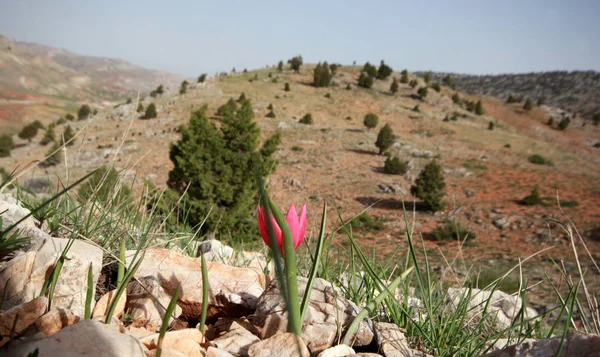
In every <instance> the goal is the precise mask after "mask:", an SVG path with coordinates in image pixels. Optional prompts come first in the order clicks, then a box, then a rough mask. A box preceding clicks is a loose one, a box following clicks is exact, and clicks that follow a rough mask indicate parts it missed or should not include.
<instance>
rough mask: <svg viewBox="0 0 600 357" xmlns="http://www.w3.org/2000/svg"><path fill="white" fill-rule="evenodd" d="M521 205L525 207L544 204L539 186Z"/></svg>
mask: <svg viewBox="0 0 600 357" xmlns="http://www.w3.org/2000/svg"><path fill="white" fill-rule="evenodd" d="M519 203H520V204H522V205H525V206H535V205H539V204H542V197H541V196H540V192H539V190H538V187H537V185H536V186H535V187H534V188H533V190H531V193H530V194H529V195H528V196H525V197H524V198H523V199H522V200H521V201H520V202H519Z"/></svg>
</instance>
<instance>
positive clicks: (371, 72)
mask: <svg viewBox="0 0 600 357" xmlns="http://www.w3.org/2000/svg"><path fill="white" fill-rule="evenodd" d="M362 71H363V72H365V73H366V74H367V75H368V76H369V77H373V78H375V77H377V67H375V66H373V65H372V64H370V63H369V62H367V63H365V65H364V66H363V69H362Z"/></svg>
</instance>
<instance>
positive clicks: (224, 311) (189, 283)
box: [127, 248, 270, 319]
mask: <svg viewBox="0 0 600 357" xmlns="http://www.w3.org/2000/svg"><path fill="white" fill-rule="evenodd" d="M133 254H134V253H132V252H128V254H127V256H128V257H129V258H128V263H127V264H129V261H130V260H131V259H132V257H133ZM207 268H208V279H209V289H208V290H209V293H208V295H209V299H210V300H209V302H208V303H209V313H208V317H209V318H213V317H219V316H229V317H239V316H245V315H247V314H249V313H251V312H253V311H254V309H255V308H256V303H257V300H258V297H259V296H261V295H262V293H263V292H264V290H265V288H266V286H267V285H268V283H269V280H270V279H269V277H267V276H266V275H264V274H260V273H257V272H255V271H254V270H251V269H248V268H236V267H232V266H229V265H225V264H221V263H218V262H207ZM145 276H155V277H156V278H157V279H158V281H159V282H160V285H161V287H162V288H163V289H164V290H165V291H166V293H167V294H172V293H173V292H175V289H177V287H178V286H181V295H180V296H179V300H178V305H179V306H180V307H181V308H182V310H183V316H184V317H186V318H187V319H197V318H198V317H199V316H200V314H201V312H202V269H201V262H200V258H190V257H188V256H185V255H183V254H179V253H176V252H172V251H169V250H168V249H156V248H153V249H147V250H146V252H145V258H144V260H143V261H142V263H141V264H140V266H139V268H138V270H137V271H136V277H138V278H141V277H145Z"/></svg>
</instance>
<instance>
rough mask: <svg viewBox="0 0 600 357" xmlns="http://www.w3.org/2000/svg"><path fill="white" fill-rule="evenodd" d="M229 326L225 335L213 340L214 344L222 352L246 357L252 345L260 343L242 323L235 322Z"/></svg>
mask: <svg viewBox="0 0 600 357" xmlns="http://www.w3.org/2000/svg"><path fill="white" fill-rule="evenodd" d="M228 325H229V326H228V327H227V330H226V331H225V333H224V334H222V335H221V336H219V337H217V338H215V339H214V340H212V343H214V344H215V345H216V346H217V347H218V348H220V349H221V350H225V351H227V352H229V353H231V354H233V355H236V356H245V355H247V354H248V349H249V348H250V345H252V344H253V343H256V342H258V341H260V339H259V338H258V337H256V336H255V335H253V334H252V333H251V332H250V331H248V330H247V329H246V328H245V327H244V326H242V325H241V324H240V323H238V322H236V321H233V322H231V323H230V324H228Z"/></svg>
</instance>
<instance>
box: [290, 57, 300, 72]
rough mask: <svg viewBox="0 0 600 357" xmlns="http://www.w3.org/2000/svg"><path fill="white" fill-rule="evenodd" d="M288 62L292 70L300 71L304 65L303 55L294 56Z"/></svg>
mask: <svg viewBox="0 0 600 357" xmlns="http://www.w3.org/2000/svg"><path fill="white" fill-rule="evenodd" d="M288 62H289V64H290V67H291V68H292V70H294V72H296V73H300V66H302V64H303V61H302V56H296V57H293V58H291V59H290V60H289V61H288Z"/></svg>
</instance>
